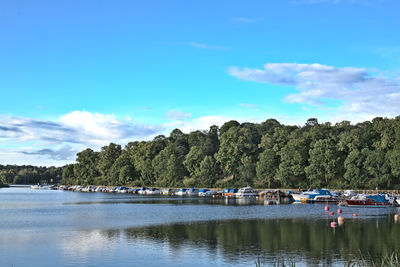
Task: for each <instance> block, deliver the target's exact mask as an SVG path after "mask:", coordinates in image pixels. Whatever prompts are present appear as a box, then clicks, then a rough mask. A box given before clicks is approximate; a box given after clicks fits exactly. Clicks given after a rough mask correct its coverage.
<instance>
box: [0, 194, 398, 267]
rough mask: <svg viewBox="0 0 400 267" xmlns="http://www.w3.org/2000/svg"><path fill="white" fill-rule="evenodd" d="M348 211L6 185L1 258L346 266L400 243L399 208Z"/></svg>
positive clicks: (37, 262) (41, 262)
mask: <svg viewBox="0 0 400 267" xmlns="http://www.w3.org/2000/svg"><path fill="white" fill-rule="evenodd" d="M336 209H337V207H336V206H331V210H333V211H335V213H336ZM343 211H344V213H343V215H342V216H343V217H345V223H344V225H343V226H340V227H337V228H335V229H332V228H331V227H330V222H331V221H332V220H333V219H334V218H335V216H329V215H328V214H327V213H326V212H324V205H320V204H306V205H302V204H291V205H279V206H267V205H264V203H263V201H262V200H239V201H237V200H232V199H229V200H228V199H212V198H198V197H166V196H138V195H130V194H111V193H78V192H66V191H51V190H31V189H29V188H3V189H0V266H99V265H102V266H143V265H150V266H156V265H158V266H159V265H167V266H172V265H173V266H188V265H191V266H207V265H210V264H213V265H216V266H231V265H237V266H249V265H252V266H255V264H254V262H255V260H256V259H257V257H260V260H261V262H262V264H264V265H268V264H271V263H274V262H277V260H279V259H281V258H284V259H285V260H291V261H293V262H296V266H302V265H310V264H311V265H312V264H325V265H338V266H342V265H343V264H344V263H345V262H347V261H348V260H349V259H352V258H354V257H359V256H360V254H362V255H364V256H365V257H371V258H379V257H381V255H382V254H384V253H386V252H388V251H389V252H390V251H393V250H398V249H399V248H400V241H399V238H398V237H399V236H400V225H399V224H397V223H394V221H393V214H394V213H395V212H397V209H394V208H389V209H387V208H384V209H382V208H381V209H375V208H374V209H365V208H364V209H363V208H360V209H356V208H343ZM354 212H357V213H358V217H356V218H353V216H352V214H353V213H354Z"/></svg>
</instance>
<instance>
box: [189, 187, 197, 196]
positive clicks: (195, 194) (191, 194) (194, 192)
mask: <svg viewBox="0 0 400 267" xmlns="http://www.w3.org/2000/svg"><path fill="white" fill-rule="evenodd" d="M186 195H188V196H198V195H199V189H197V188H190V189H188V190H187V191H186Z"/></svg>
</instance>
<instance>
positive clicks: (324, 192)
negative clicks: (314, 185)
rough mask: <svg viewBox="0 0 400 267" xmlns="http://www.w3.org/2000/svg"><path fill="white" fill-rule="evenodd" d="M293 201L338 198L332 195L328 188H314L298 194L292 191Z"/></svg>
mask: <svg viewBox="0 0 400 267" xmlns="http://www.w3.org/2000/svg"><path fill="white" fill-rule="evenodd" d="M292 197H293V199H294V201H295V202H302V203H306V202H337V201H338V199H337V198H336V197H333V195H332V194H331V192H330V191H329V190H328V189H314V190H312V191H305V192H302V193H300V194H296V193H292Z"/></svg>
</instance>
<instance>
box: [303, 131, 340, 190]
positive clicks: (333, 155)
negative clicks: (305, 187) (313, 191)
mask: <svg viewBox="0 0 400 267" xmlns="http://www.w3.org/2000/svg"><path fill="white" fill-rule="evenodd" d="M309 154H310V158H309V166H307V167H305V172H306V175H307V178H308V179H309V183H310V187H312V186H313V185H314V186H318V187H319V186H328V185H329V181H330V180H332V179H334V178H335V177H336V176H337V175H338V173H339V171H340V155H339V152H338V151H337V150H336V145H335V142H334V141H333V140H332V139H321V140H318V141H316V142H315V143H314V144H313V145H312V147H311V149H310V152H309Z"/></svg>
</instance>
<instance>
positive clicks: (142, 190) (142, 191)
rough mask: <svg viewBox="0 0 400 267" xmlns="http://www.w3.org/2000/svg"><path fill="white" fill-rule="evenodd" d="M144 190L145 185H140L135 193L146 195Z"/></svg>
mask: <svg viewBox="0 0 400 267" xmlns="http://www.w3.org/2000/svg"><path fill="white" fill-rule="evenodd" d="M146 190H147V188H146V187H142V188H140V189H139V190H138V191H137V193H138V194H139V195H146Z"/></svg>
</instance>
